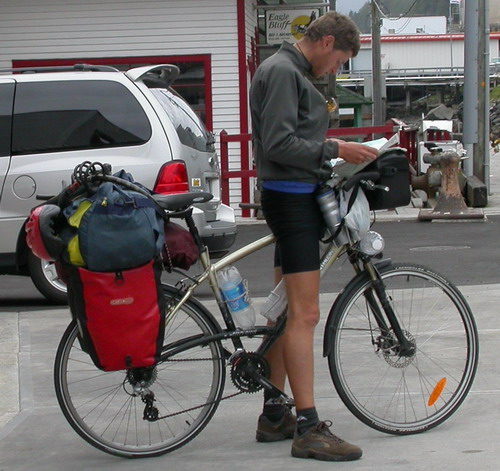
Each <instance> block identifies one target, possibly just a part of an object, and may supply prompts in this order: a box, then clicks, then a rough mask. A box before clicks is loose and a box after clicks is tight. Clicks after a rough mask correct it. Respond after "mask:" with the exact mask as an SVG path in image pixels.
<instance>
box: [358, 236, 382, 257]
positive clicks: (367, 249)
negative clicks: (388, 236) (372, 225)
mask: <svg viewBox="0 0 500 471" xmlns="http://www.w3.org/2000/svg"><path fill="white" fill-rule="evenodd" d="M384 247H385V242H384V238H383V237H382V236H381V235H380V234H379V233H378V232H375V231H368V232H367V233H366V235H365V236H364V237H363V238H362V239H361V241H360V243H359V250H360V251H361V252H363V253H365V254H366V255H377V254H378V253H380V252H382V250H384Z"/></svg>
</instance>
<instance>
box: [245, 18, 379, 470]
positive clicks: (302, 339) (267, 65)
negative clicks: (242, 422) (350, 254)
mask: <svg viewBox="0 0 500 471" xmlns="http://www.w3.org/2000/svg"><path fill="white" fill-rule="evenodd" d="M359 48H360V40H359V31H358V29H357V28H356V26H355V24H354V23H353V22H352V21H351V20H350V19H349V18H347V17H345V16H343V15H340V14H338V13H336V12H329V13H327V14H325V15H323V16H322V17H320V18H318V19H317V20H315V21H314V22H313V23H311V25H310V26H309V27H308V29H307V31H306V33H305V35H304V37H303V38H302V39H301V40H300V41H298V42H297V43H296V44H295V45H293V46H292V45H291V44H289V43H286V42H285V43H283V45H282V46H281V48H280V49H279V51H278V52H277V53H276V54H274V55H273V56H271V57H270V58H268V59H267V60H265V61H264V62H263V63H262V64H261V65H260V67H259V68H258V69H257V71H256V73H255V76H254V78H253V80H252V85H251V89H250V107H251V114H252V124H253V130H252V131H253V148H254V154H255V161H256V166H257V175H258V178H259V182H260V185H261V189H262V195H261V202H262V210H263V213H264V216H265V218H266V221H267V223H268V225H269V227H270V228H271V230H272V232H273V234H274V235H275V236H276V240H277V242H276V249H275V263H274V265H275V281H276V282H278V281H279V280H280V279H281V278H282V277H283V278H284V280H285V286H286V291H287V298H288V314H287V316H288V317H287V325H286V329H285V332H284V334H283V336H282V337H281V338H280V339H279V340H278V342H276V344H275V345H274V346H273V348H272V349H271V351H270V352H269V354H268V357H267V359H268V361H269V363H270V366H271V378H270V379H271V381H272V382H273V384H275V385H276V386H277V387H278V388H280V389H281V390H283V389H284V387H285V380H286V378H287V377H288V381H289V383H290V387H291V389H292V393H293V397H294V401H295V405H296V411H297V418H295V417H294V416H293V415H292V414H291V412H290V411H289V409H288V408H287V407H286V406H283V405H281V404H279V403H276V401H275V398H274V397H273V396H272V393H270V392H268V391H266V392H265V393H264V410H263V413H262V415H261V416H260V417H259V422H258V426H257V435H256V437H257V440H258V441H266V442H267V441H276V440H282V439H286V438H292V437H293V443H292V455H293V456H296V457H300V458H315V459H320V460H328V461H349V460H355V459H358V458H360V457H361V455H362V451H361V449H360V448H359V447H357V446H355V445H351V444H350V443H348V442H346V441H344V440H342V439H341V438H338V437H337V436H335V435H334V434H333V433H332V432H331V431H330V429H329V426H330V425H331V424H330V423H327V422H324V421H320V420H319V418H318V414H317V411H316V407H315V402H314V359H313V341H314V330H315V327H316V324H317V323H318V321H319V315H320V313H319V239H320V237H321V234H322V231H323V228H324V222H323V217H322V214H321V211H320V209H319V206H318V204H317V202H316V198H315V190H316V188H317V186H318V183H319V182H320V181H321V171H320V169H321V167H322V166H323V165H324V164H325V162H327V161H329V160H330V159H332V158H337V157H340V158H343V159H344V160H346V161H347V162H351V163H355V164H359V163H363V162H368V161H371V160H373V159H374V158H375V157H376V156H377V151H376V150H374V149H371V148H369V147H367V146H364V145H362V144H358V143H354V142H344V141H341V140H336V139H327V138H326V131H327V128H328V111H327V107H326V101H325V98H324V97H323V96H322V95H321V93H320V92H319V91H318V90H317V89H316V88H315V87H314V85H313V84H312V83H311V81H310V80H309V77H311V76H312V77H321V76H323V75H326V74H330V73H333V74H334V73H336V72H337V70H338V69H339V68H340V67H341V66H342V64H344V63H345V62H347V61H348V60H349V59H350V58H351V57H354V56H355V55H356V54H357V53H358V51H359Z"/></svg>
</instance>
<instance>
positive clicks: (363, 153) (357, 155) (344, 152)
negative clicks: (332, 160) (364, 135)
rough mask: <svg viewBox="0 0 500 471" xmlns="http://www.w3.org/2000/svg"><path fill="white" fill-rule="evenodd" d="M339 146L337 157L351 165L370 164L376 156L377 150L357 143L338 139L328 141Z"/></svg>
mask: <svg viewBox="0 0 500 471" xmlns="http://www.w3.org/2000/svg"><path fill="white" fill-rule="evenodd" d="M329 140H332V141H335V142H337V143H338V145H339V155H338V156H339V157H340V158H341V159H344V160H345V161H346V162H349V163H351V164H362V163H365V162H371V161H372V160H375V159H376V158H377V156H378V150H377V149H374V148H373V147H369V146H365V145H364V144H360V143H359V142H346V141H342V140H340V139H329Z"/></svg>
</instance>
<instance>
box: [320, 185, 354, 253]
mask: <svg viewBox="0 0 500 471" xmlns="http://www.w3.org/2000/svg"><path fill="white" fill-rule="evenodd" d="M316 201H317V202H318V204H319V207H320V208H321V212H322V213H323V219H324V220H325V223H326V227H328V230H329V231H330V234H331V235H334V234H337V232H338V231H339V228H340V227H341V223H342V216H341V215H340V208H339V202H338V201H337V196H336V195H335V192H334V191H333V188H331V187H330V186H328V185H322V186H320V187H319V188H318V190H317V191H316ZM335 242H336V243H337V244H339V245H344V244H346V243H347V242H348V241H347V238H346V236H345V234H344V233H343V231H340V232H339V233H338V234H337V235H336V237H335Z"/></svg>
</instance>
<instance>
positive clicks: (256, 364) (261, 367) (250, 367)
mask: <svg viewBox="0 0 500 471" xmlns="http://www.w3.org/2000/svg"><path fill="white" fill-rule="evenodd" d="M250 371H252V372H256V373H258V374H260V375H261V376H263V377H264V378H269V375H270V373H271V368H270V367H269V363H268V362H267V360H266V359H265V358H264V357H263V356H261V355H259V354H257V353H254V352H239V353H237V354H236V355H234V356H233V359H232V362H231V381H232V382H233V384H234V385H235V386H236V387H237V388H238V390H239V391H241V392H246V393H254V392H257V391H260V390H261V389H262V385H261V384H259V383H258V382H257V380H255V379H254V378H252V376H251V375H250V373H249V372H250Z"/></svg>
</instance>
